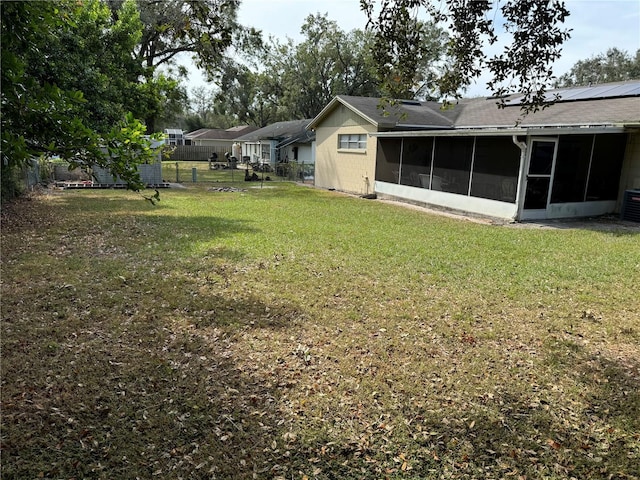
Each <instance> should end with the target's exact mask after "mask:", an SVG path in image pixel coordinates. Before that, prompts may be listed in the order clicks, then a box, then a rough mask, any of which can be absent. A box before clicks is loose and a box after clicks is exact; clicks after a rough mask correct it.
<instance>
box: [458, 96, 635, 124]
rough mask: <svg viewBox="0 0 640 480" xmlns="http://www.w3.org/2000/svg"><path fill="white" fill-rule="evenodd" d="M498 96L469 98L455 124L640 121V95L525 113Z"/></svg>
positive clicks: (602, 99) (586, 101)
mask: <svg viewBox="0 0 640 480" xmlns="http://www.w3.org/2000/svg"><path fill="white" fill-rule="evenodd" d="M496 102H497V100H495V99H486V100H485V99H480V100H472V101H468V102H466V103H465V104H464V105H463V107H462V109H461V113H460V115H459V117H458V119H457V121H456V125H455V126H456V128H467V127H475V128H478V127H513V126H514V125H516V124H519V125H520V126H522V127H532V126H562V127H564V126H587V125H611V124H625V123H627V124H628V123H638V122H640V96H637V97H626V98H601V99H590V100H580V101H571V102H558V103H555V104H553V105H550V106H549V107H547V108H545V109H543V110H540V111H538V112H535V113H530V114H528V115H526V116H523V115H522V111H521V110H520V106H519V105H513V106H507V107H505V108H498V106H497V104H496Z"/></svg>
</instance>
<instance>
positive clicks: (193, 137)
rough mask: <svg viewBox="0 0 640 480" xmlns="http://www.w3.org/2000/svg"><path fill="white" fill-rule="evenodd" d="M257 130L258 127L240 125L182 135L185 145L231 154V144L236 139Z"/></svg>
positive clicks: (204, 129) (203, 129)
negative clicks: (224, 151)
mask: <svg viewBox="0 0 640 480" xmlns="http://www.w3.org/2000/svg"><path fill="white" fill-rule="evenodd" d="M256 130H258V127H255V126H249V125H240V126H237V127H231V128H227V129H222V128H201V129H199V130H194V131H193V132H189V133H186V134H185V135H184V139H185V145H196V146H199V147H220V148H222V149H227V151H229V152H231V148H232V146H233V144H234V143H235V142H236V141H237V140H236V139H237V138H238V137H241V136H242V135H246V134H247V133H251V132H254V131H256Z"/></svg>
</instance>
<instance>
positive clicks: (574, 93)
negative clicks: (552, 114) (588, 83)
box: [560, 87, 589, 100]
mask: <svg viewBox="0 0 640 480" xmlns="http://www.w3.org/2000/svg"><path fill="white" fill-rule="evenodd" d="M587 91H589V87H584V88H572V89H571V90H566V91H563V92H562V93H561V94H560V97H561V98H562V100H573V99H575V98H576V97H578V96H580V95H583V94H584V93H585V92H587Z"/></svg>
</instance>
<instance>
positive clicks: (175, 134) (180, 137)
mask: <svg viewBox="0 0 640 480" xmlns="http://www.w3.org/2000/svg"><path fill="white" fill-rule="evenodd" d="M164 134H165V139H164V143H165V144H166V145H176V146H177V145H184V144H185V143H184V132H183V131H182V130H181V129H179V128H165V129H164Z"/></svg>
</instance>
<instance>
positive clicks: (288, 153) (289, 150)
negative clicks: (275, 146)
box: [280, 143, 314, 164]
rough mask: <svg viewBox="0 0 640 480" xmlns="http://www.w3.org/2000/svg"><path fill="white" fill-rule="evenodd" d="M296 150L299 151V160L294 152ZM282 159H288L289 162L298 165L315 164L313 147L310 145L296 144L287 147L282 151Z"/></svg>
mask: <svg viewBox="0 0 640 480" xmlns="http://www.w3.org/2000/svg"><path fill="white" fill-rule="evenodd" d="M294 148H297V149H298V158H297V160H296V155H295V152H294V150H293V149H294ZM280 158H281V159H284V158H286V159H288V161H289V162H295V161H297V162H298V163H305V164H309V163H313V160H314V158H313V151H312V146H311V144H310V143H294V144H291V145H287V146H286V147H284V148H281V149H280Z"/></svg>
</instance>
